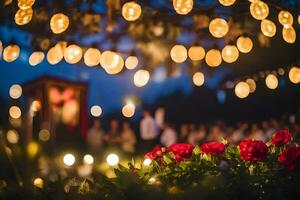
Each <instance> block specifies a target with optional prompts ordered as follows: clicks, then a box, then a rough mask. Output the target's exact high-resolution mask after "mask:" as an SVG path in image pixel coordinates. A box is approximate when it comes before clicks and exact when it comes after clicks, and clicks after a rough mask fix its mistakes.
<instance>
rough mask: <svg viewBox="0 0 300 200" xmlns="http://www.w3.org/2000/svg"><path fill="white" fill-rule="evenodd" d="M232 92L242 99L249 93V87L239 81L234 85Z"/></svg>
mask: <svg viewBox="0 0 300 200" xmlns="http://www.w3.org/2000/svg"><path fill="white" fill-rule="evenodd" d="M234 92H235V95H236V96H237V97H239V98H241V99H244V98H246V97H247V96H248V95H249V94H250V87H249V85H248V84H247V83H246V82H244V81H241V82H239V83H238V84H237V85H236V86H235V89H234Z"/></svg>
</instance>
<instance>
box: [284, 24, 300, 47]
mask: <svg viewBox="0 0 300 200" xmlns="http://www.w3.org/2000/svg"><path fill="white" fill-rule="evenodd" d="M282 37H283V39H284V41H286V42H287V43H290V44H293V43H295V41H296V37H297V35H296V31H295V29H294V28H293V27H292V26H284V27H283V29H282Z"/></svg>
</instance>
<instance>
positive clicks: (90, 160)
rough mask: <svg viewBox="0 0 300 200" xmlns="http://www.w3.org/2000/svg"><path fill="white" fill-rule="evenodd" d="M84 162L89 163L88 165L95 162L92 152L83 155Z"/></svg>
mask: <svg viewBox="0 0 300 200" xmlns="http://www.w3.org/2000/svg"><path fill="white" fill-rule="evenodd" d="M83 162H84V163H86V164H88V165H92V164H93V163H94V158H93V156H91V155H90V154H86V155H85V156H84V157H83Z"/></svg>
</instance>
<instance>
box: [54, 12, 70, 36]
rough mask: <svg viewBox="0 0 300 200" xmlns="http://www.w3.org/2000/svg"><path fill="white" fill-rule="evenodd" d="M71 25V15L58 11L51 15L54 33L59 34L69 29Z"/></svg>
mask: <svg viewBox="0 0 300 200" xmlns="http://www.w3.org/2000/svg"><path fill="white" fill-rule="evenodd" d="M68 27H69V17H68V16H66V15H64V14H62V13H57V14H55V15H53V16H52V17H51V20H50V28H51V30H52V32H53V33H55V34H59V33H62V32H64V31H65V30H67V28H68Z"/></svg>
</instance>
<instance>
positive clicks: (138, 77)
mask: <svg viewBox="0 0 300 200" xmlns="http://www.w3.org/2000/svg"><path fill="white" fill-rule="evenodd" d="M149 79H150V73H149V72H148V71H147V70H143V69H140V70H138V71H136V72H135V74H134V76H133V82H134V85H135V86H137V87H143V86H145V85H146V84H147V83H148V81H149Z"/></svg>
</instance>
